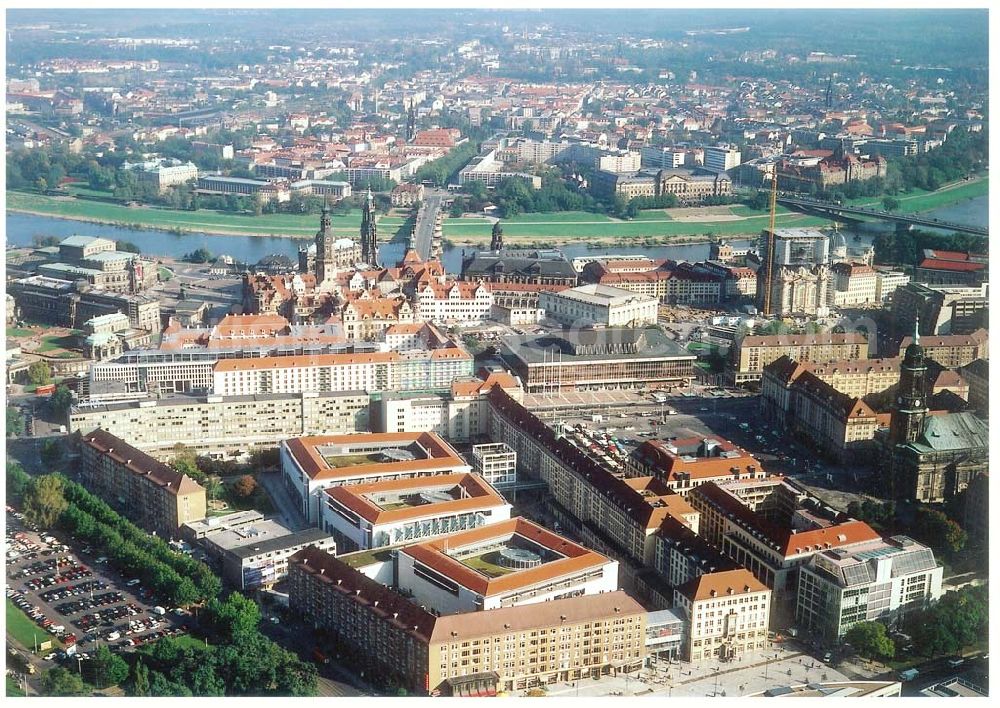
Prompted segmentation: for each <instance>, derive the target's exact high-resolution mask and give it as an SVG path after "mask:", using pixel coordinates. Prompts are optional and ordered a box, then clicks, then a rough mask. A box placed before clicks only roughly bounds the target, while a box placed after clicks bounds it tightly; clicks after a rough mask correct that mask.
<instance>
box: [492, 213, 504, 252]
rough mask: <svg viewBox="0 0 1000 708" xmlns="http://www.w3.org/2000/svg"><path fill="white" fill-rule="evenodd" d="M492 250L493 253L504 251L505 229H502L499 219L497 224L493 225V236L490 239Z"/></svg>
mask: <svg viewBox="0 0 1000 708" xmlns="http://www.w3.org/2000/svg"><path fill="white" fill-rule="evenodd" d="M490 250H491V251H502V250H503V229H502V228H500V220H499V219H497V221H496V223H495V224H493V235H492V236H491V237H490Z"/></svg>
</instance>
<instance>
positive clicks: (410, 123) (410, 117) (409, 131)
mask: <svg viewBox="0 0 1000 708" xmlns="http://www.w3.org/2000/svg"><path fill="white" fill-rule="evenodd" d="M413 103H414V101H413V99H412V98H411V99H410V101H409V104H410V107H409V109H408V110H407V111H406V142H408V143H411V142H413V138H414V137H416V134H417V116H416V114H415V113H414V110H413Z"/></svg>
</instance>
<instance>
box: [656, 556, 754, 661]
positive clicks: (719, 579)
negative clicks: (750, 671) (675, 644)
mask: <svg viewBox="0 0 1000 708" xmlns="http://www.w3.org/2000/svg"><path fill="white" fill-rule="evenodd" d="M770 604H771V591H770V590H769V589H768V587H767V586H766V585H764V584H763V583H761V582H760V581H759V580H757V579H756V578H755V577H754V576H753V575H752V574H751V573H750V572H749V571H747V570H727V571H722V572H719V573H706V574H705V575H700V576H698V577H696V578H692V579H691V580H689V581H688V582H686V583H684V584H683V585H681V586H680V587H679V588H675V589H674V607H675V608H676V610H679V611H680V612H681V613H682V614H683V615H684V617H685V618H686V619H687V621H688V631H687V641H686V645H685V646H684V649H683V653H684V655H685V656H686V658H687V659H688V661H692V662H697V661H727V660H732V659H735V658H739V657H741V656H742V655H743V654H745V653H747V652H751V651H754V652H756V651H760V650H764V649H766V648H767V647H768V639H767V630H768V626H769V623H770V614H769V612H770V610H769V607H770Z"/></svg>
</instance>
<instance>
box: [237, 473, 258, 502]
mask: <svg viewBox="0 0 1000 708" xmlns="http://www.w3.org/2000/svg"><path fill="white" fill-rule="evenodd" d="M255 491H257V480H256V479H254V478H253V477H251V476H250V475H248V474H245V475H243V476H242V477H240V478H239V479H238V480H236V483H235V484H233V493H234V494H236V496H238V497H239V498H240V499H246V498H248V497H249V496H251V495H252V494H253V493H254V492H255Z"/></svg>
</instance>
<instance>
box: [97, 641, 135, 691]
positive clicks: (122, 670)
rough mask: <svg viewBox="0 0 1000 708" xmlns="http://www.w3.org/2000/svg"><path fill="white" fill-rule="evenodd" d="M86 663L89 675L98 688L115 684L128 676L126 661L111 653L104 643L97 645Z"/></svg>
mask: <svg viewBox="0 0 1000 708" xmlns="http://www.w3.org/2000/svg"><path fill="white" fill-rule="evenodd" d="M87 663H88V664H89V667H88V669H89V672H90V677H91V678H92V680H93V682H94V684H95V685H97V686H98V687H100V688H107V687H108V686H117V685H118V684H120V683H122V682H123V681H124V680H125V679H126V678H128V663H127V662H126V661H125V660H124V659H123V658H121V657H120V656H118V655H117V654H112V653H111V650H110V649H108V647H107V645H106V644H102V645H101V646H100V647H98V648H97V651H96V652H95V653H94V657H93V658H92V659H91V660H90V661H89V662H87Z"/></svg>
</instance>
